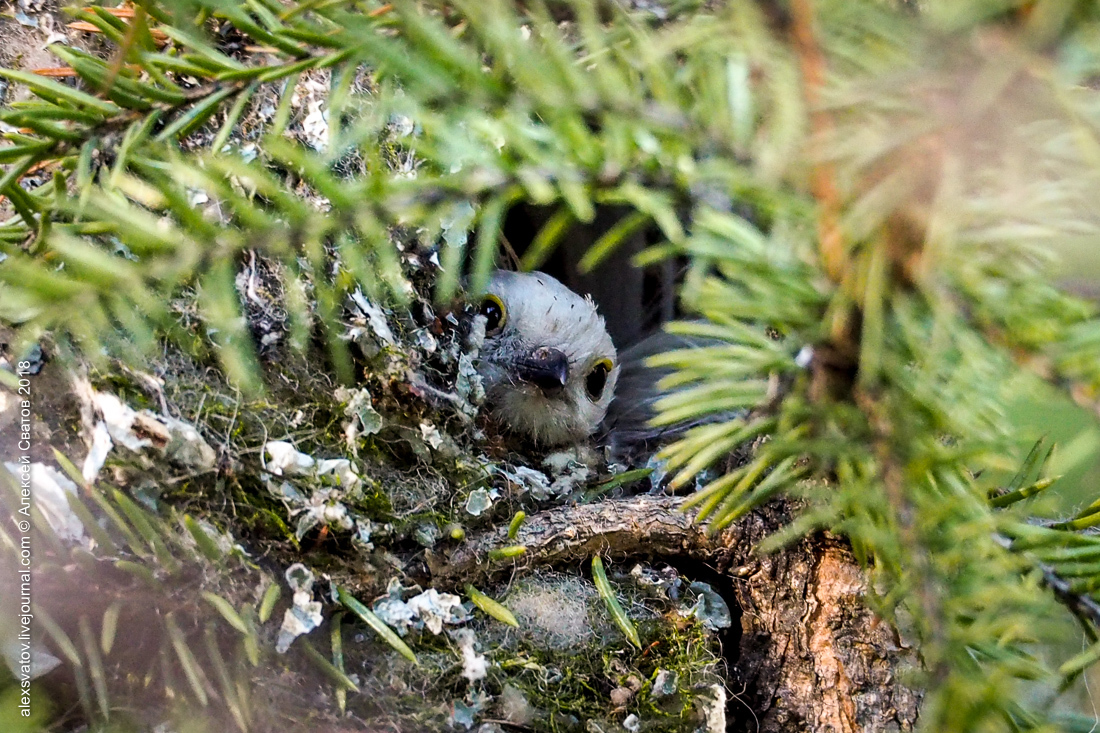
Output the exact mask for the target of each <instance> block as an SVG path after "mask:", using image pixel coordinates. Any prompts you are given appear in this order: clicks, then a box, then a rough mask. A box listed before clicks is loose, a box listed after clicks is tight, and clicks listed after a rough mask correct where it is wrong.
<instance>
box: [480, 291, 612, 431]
mask: <svg viewBox="0 0 1100 733" xmlns="http://www.w3.org/2000/svg"><path fill="white" fill-rule="evenodd" d="M477 317H478V318H480V319H483V320H484V324H485V341H484V342H483V345H482V347H481V351H480V353H479V362H478V366H477V368H478V372H479V373H480V374H481V377H482V380H483V382H484V384H485V394H486V398H487V401H488V403H489V406H490V409H491V410H492V413H493V415H495V416H496V417H497V418H498V419H500V420H501V421H502V422H504V423H505V424H506V425H507V426H508V427H509V428H511V429H512V430H513V431H514V432H516V433H518V434H520V435H524V436H526V437H528V438H530V439H532V440H533V441H534V442H536V443H539V444H542V445H560V444H562V443H569V442H576V441H580V440H583V439H585V438H587V437H588V436H589V435H592V433H594V432H595V431H596V428H597V427H598V426H599V424H600V421H601V420H602V419H603V417H604V415H605V414H606V413H607V407H608V405H609V404H611V399H612V397H613V396H614V393H615V382H616V381H617V380H618V378H619V364H618V355H617V354H616V352H615V345H614V344H613V343H612V342H611V337H610V336H609V335H608V333H607V329H606V328H605V327H604V322H603V318H601V317H600V315H599V313H597V312H596V305H595V304H594V303H593V302H592V300H591V299H589V298H582V297H581V296H579V295H577V294H576V293H574V292H573V291H572V290H570V289H569V288H567V287H565V286H564V285H562V284H561V283H560V282H558V281H557V280H555V279H554V278H552V277H550V276H549V275H546V274H543V273H541V272H533V273H519V272H504V271H498V272H496V273H495V274H494V275H493V277H492V278H491V279H490V281H489V285H488V288H487V289H486V293H485V295H484V297H483V298H482V300H481V304H480V307H479V313H478V316H477Z"/></svg>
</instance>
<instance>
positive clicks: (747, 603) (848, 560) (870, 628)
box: [429, 496, 921, 733]
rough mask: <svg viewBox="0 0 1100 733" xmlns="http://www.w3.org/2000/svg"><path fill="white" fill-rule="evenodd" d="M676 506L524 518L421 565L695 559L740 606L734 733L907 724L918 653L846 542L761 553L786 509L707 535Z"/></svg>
mask: <svg viewBox="0 0 1100 733" xmlns="http://www.w3.org/2000/svg"><path fill="white" fill-rule="evenodd" d="M682 503H683V500H682V499H680V498H673V497H648V496H647V497H635V498H631V499H625V500H619V501H607V502H601V503H597V504H590V505H583V506H569V507H560V508H555V509H551V510H548V511H544V512H540V513H538V514H536V515H534V516H533V517H531V518H529V519H528V521H527V522H526V523H525V524H524V525H523V526H522V527H521V528H520V530H519V532H518V533H517V535H516V537H514V538H511V539H510V538H508V536H507V528H500V529H497V530H494V531H491V532H487V533H485V534H483V535H480V536H477V537H472V538H470V539H469V540H468V541H467V542H465V543H463V544H462V545H460V546H459V547H458V548H456V549H455V550H454V551H453V552H452V553H451V554H450V555H449V556H432V557H429V566H430V568H431V571H432V573H433V576H434V581H435V583H436V584H437V585H443V584H446V583H456V582H458V581H459V580H460V579H461V580H463V581H465V582H469V581H471V580H473V581H475V582H476V580H477V579H486V578H488V577H491V576H495V575H498V574H501V573H505V572H508V573H510V572H513V571H514V570H516V569H517V568H516V566H519V568H521V569H522V568H527V569H531V568H534V567H537V566H540V565H562V564H566V563H570V562H575V561H578V560H581V559H585V558H588V557H591V556H592V555H593V554H595V553H603V554H606V555H610V556H611V557H612V558H618V559H624V558H627V557H638V558H642V557H654V558H662V559H664V560H666V561H670V562H673V563H675V561H676V560H677V559H681V560H684V559H687V560H691V561H696V562H698V561H701V562H703V563H705V564H706V565H707V566H709V567H711V568H713V569H715V570H717V571H718V572H719V573H720V574H721V575H722V576H723V577H724V578H726V579H728V580H729V581H730V583H729V585H728V587H729V588H731V589H732V590H731V593H732V596H733V597H732V598H731V597H727V598H726V600H727V602H728V603H729V604H730V606H731V608H732V609H738V608H739V609H740V624H741V629H740V631H741V633H740V636H739V639H738V638H737V636H736V634H734V635H732V638H733V639H735V640H736V641H735V642H734V644H732V645H733V646H735V647H736V648H732V649H731V648H726V649H724V650H723V651H724V654H725V655H726V657H727V659H728V661H729V665H730V679H729V681H728V686H727V687H728V689H729V690H730V691H731V693H733V696H734V701H733V704H732V705H731V708H730V714H731V715H730V719H731V721H732V722H731V725H730V730H738V731H740V730H744V731H755V730H759V731H761V732H762V733H781V732H782V733H786V732H788V731H790V732H793V731H812V732H814V733H816V732H819V731H820V732H821V733H826V732H831V733H849V732H852V731H867V732H871V731H875V732H876V733H877V732H878V731H901V730H910V729H912V728H913V727H914V725H915V723H916V720H917V712H918V707H919V703H920V699H921V695H920V692H919V691H918V690H915V689H913V688H910V687H908V686H906V685H905V684H904V683H903V682H902V680H903V679H904V676H905V671H906V670H907V669H913V668H914V667H915V666H916V665H917V664H918V663H919V662H918V660H917V656H916V653H915V651H914V650H913V649H912V648H910V647H908V646H907V645H906V644H904V643H903V642H902V641H901V639H900V637H899V635H898V633H897V632H896V631H895V629H894V628H892V627H891V625H890V624H889V623H886V622H885V621H883V620H881V619H880V618H878V617H877V616H876V615H875V614H874V613H873V612H872V611H871V610H870V609H869V608H868V607H867V605H866V604H865V603H864V601H863V598H864V596H865V595H866V592H867V579H866V576H865V574H864V573H863V571H862V569H861V568H860V567H859V565H858V563H857V562H856V560H855V558H854V557H853V555H852V553H851V551H850V549H849V547H848V545H847V543H846V542H844V541H843V540H841V539H839V538H837V537H834V536H832V535H828V534H825V533H819V534H817V535H815V536H813V537H810V538H807V539H805V540H803V541H801V542H799V543H798V544H796V545H793V546H791V547H788V548H786V549H784V550H782V551H779V552H776V553H774V554H772V555H767V556H761V555H759V554H758V553H756V552H755V551H754V548H755V546H756V545H757V543H758V542H759V541H760V540H762V539H763V538H764V537H766V536H768V535H769V534H771V533H772V532H774V531H776V530H777V529H779V528H780V527H782V526H783V525H784V524H785V523H786V522H787V521H789V518H790V515H789V507H790V505H789V504H787V503H784V502H773V503H772V504H769V505H768V506H766V507H764V508H763V509H761V510H759V511H757V512H754V513H753V514H750V515H749V516H747V517H745V518H743V519H742V520H741V521H740V522H738V523H736V524H735V525H733V526H731V527H730V528H728V529H726V530H725V531H723V532H720V533H717V534H715V535H714V536H708V535H707V534H706V532H705V531H704V528H703V527H702V526H700V525H697V524H694V523H693V522H692V519H691V517H690V516H689V515H687V514H685V513H683V512H682V511H680V506H681V504H682ZM510 545H523V546H525V547H526V548H527V549H526V552H525V553H524V554H523V555H522V556H520V557H518V558H515V559H514V560H508V561H504V562H496V563H492V562H490V561H488V560H487V559H486V558H487V557H488V553H489V551H490V550H491V549H494V548H501V547H505V546H510ZM728 641H729V640H728V639H727V642H728ZM746 713H747V714H746Z"/></svg>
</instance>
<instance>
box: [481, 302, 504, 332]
mask: <svg viewBox="0 0 1100 733" xmlns="http://www.w3.org/2000/svg"><path fill="white" fill-rule="evenodd" d="M480 313H481V315H483V316H485V335H486V336H496V335H497V334H498V333H500V329H502V328H504V323H505V321H507V320H508V312H507V311H506V310H505V309H504V301H502V300H501V299H500V298H498V297H497V296H495V295H486V296H485V299H484V300H482V301H481V310H480Z"/></svg>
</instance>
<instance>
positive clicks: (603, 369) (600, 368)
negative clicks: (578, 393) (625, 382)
mask: <svg viewBox="0 0 1100 733" xmlns="http://www.w3.org/2000/svg"><path fill="white" fill-rule="evenodd" d="M611 367H612V364H611V360H610V359H600V360H599V361H597V362H596V364H595V366H593V367H592V371H590V372H588V376H587V377H585V378H584V391H585V392H587V393H588V399H590V400H592V401H593V402H596V401H598V400H599V399H600V397H602V396H603V388H604V387H606V386H607V375H608V374H610V373H611Z"/></svg>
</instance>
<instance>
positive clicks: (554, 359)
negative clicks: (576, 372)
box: [516, 346, 569, 394]
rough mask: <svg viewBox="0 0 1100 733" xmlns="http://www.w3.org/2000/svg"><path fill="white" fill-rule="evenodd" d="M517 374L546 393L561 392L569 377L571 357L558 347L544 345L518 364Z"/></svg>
mask: <svg viewBox="0 0 1100 733" xmlns="http://www.w3.org/2000/svg"><path fill="white" fill-rule="evenodd" d="M516 376H517V377H519V378H520V379H521V380H523V381H524V382H528V383H529V384H533V385H535V386H536V387H538V388H539V389H541V390H542V391H543V392H545V393H546V394H553V393H555V392H560V391H561V389H562V387H564V386H565V383H566V381H567V380H568V379H569V357H567V356H566V355H565V354H563V353H562V352H560V351H558V350H557V349H552V348H550V347H549V346H543V347H542V348H541V349H535V350H534V351H533V352H532V353H531V356H529V357H528V358H527V359H524V360H522V361H520V362H518V363H517V364H516Z"/></svg>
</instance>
